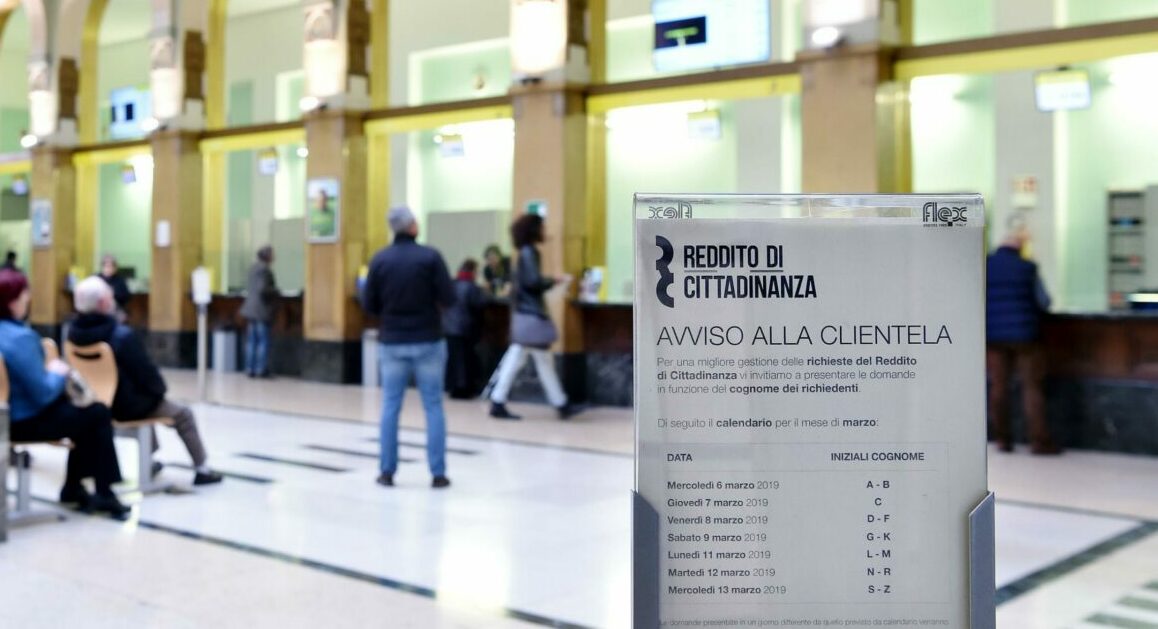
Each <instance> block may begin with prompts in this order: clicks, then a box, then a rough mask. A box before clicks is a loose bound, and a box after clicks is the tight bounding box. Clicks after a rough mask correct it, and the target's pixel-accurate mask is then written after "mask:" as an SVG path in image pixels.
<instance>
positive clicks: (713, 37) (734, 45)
mask: <svg viewBox="0 0 1158 629" xmlns="http://www.w3.org/2000/svg"><path fill="white" fill-rule="evenodd" d="M651 13H652V17H653V18H654V19H655V45H654V49H653V52H652V62H653V63H654V65H655V68H656V70H659V71H660V72H673V71H680V70H693V69H697V68H718V67H721V66H729V65H737V64H743V63H756V62H760V61H767V60H768V58H769V56H770V55H771V51H772V41H771V37H770V35H771V32H772V26H771V9H770V5H769V3H768V2H767V0H713V1H712V2H703V1H702V0H652V3H651Z"/></svg>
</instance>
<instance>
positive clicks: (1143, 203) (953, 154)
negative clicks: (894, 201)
mask: <svg viewBox="0 0 1158 629" xmlns="http://www.w3.org/2000/svg"><path fill="white" fill-rule="evenodd" d="M1155 75H1158V54H1148V55H1135V56H1128V57H1119V58H1114V59H1108V60H1105V61H1100V62H1095V63H1086V64H1078V65H1074V66H1071V67H1069V68H1067V69H1065V70H1062V71H1059V70H1058V68H1039V69H1036V70H1032V71H1023V72H1005V73H998V74H991V75H972V76H966V75H944V76H932V77H922V78H918V79H916V80H914V81H913V82H912V84H911V91H910V99H911V102H912V138H913V185H914V191H915V192H950V191H953V192H957V191H972V192H981V193H983V194H984V195H985V197H986V208H987V210H988V211H989V212H990V220H989V221H988V224H989V225H990V229H989V234H988V239H989V243H990V245H991V246H996V245H997V244H998V243H999V242H1000V241H1001V239H1002V238H1003V237H1004V231H1005V225H1006V224H1008V222H1009V221H1010V217H1014V216H1016V217H1018V218H1020V219H1021V220H1024V222H1025V223H1026V224H1027V225H1028V227H1029V229H1030V232H1031V234H1032V241H1031V243H1030V245H1029V246H1028V247H1027V249H1026V250H1024V251H1023V254H1024V255H1027V256H1030V257H1032V258H1033V259H1035V260H1036V261H1037V263H1038V266H1039V267H1040V269H1041V273H1042V276H1043V278H1044V281H1045V283H1046V285H1047V288H1048V289H1049V291H1050V292H1051V294H1052V296H1053V306H1054V309H1055V310H1063V311H1079V312H1091V311H1092V312H1099V311H1104V310H1108V309H1127V308H1130V307H1131V299H1130V298H1131V295H1137V294H1140V293H1143V294H1144V293H1149V292H1154V291H1156V290H1158V259H1155V258H1156V257H1158V256H1155V255H1154V254H1153V252H1154V251H1156V250H1158V231H1156V227H1158V161H1156V160H1155V159H1154V158H1153V152H1154V151H1153V147H1154V146H1155V144H1156V143H1158V118H1156V117H1155V116H1154V115H1153V112H1154V108H1155V103H1156V101H1158V91H1156V88H1155V84H1154V81H1153V77H1154V76H1155Z"/></svg>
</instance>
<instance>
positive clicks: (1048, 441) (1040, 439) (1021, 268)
mask: <svg viewBox="0 0 1158 629" xmlns="http://www.w3.org/2000/svg"><path fill="white" fill-rule="evenodd" d="M1028 242H1029V230H1028V228H1027V226H1026V224H1025V220H1024V219H1023V218H1021V217H1020V216H1014V217H1012V218H1011V219H1010V221H1009V223H1008V225H1007V234H1006V237H1005V240H1003V241H1002V242H1001V245H1000V246H998V247H997V249H996V250H995V251H994V252H993V253H991V254H989V258H988V260H987V262H986V279H985V283H986V286H985V296H986V301H985V315H986V319H985V339H986V351H985V362H986V368H987V371H988V372H989V422H990V428H991V433H992V437H993V438H994V439H995V440H996V441H997V445H998V448H1000V449H1001V451H1002V452H1012V451H1013V433H1012V429H1011V427H1010V423H1009V376H1010V371H1011V369H1012V368H1013V367H1016V369H1017V374H1018V376H1019V377H1020V379H1021V403H1022V407H1023V410H1024V412H1025V417H1026V422H1027V423H1028V424H1029V442H1030V450H1031V452H1033V453H1034V454H1060V453H1061V448H1060V447H1059V446H1058V445H1057V444H1056V443H1054V441H1053V439H1052V438H1051V437H1050V432H1049V425H1048V423H1047V421H1046V416H1045V395H1044V393H1043V391H1042V385H1043V382H1044V380H1045V359H1044V356H1043V348H1042V347H1041V343H1040V327H1041V319H1042V317H1043V316H1044V315H1045V314H1046V313H1048V312H1049V304H1050V299H1049V294H1048V293H1047V292H1046V290H1045V285H1044V284H1043V283H1042V281H1041V276H1040V275H1038V271H1037V265H1036V264H1034V263H1033V262H1031V261H1029V260H1026V259H1024V258H1022V256H1021V250H1022V249H1023V248H1024V247H1025V245H1026V243H1028Z"/></svg>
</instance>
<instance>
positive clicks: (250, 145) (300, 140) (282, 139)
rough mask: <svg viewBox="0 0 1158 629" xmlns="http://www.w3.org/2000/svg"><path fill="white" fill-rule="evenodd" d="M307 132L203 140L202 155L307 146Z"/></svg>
mask: <svg viewBox="0 0 1158 629" xmlns="http://www.w3.org/2000/svg"><path fill="white" fill-rule="evenodd" d="M305 142H306V130H305V129H303V128H301V127H294V128H292V129H277V130H273V131H257V132H255V133H246V134H241V135H230V136H225V137H220V138H207V139H204V140H201V143H200V147H201V152H202V153H231V152H233V151H252V150H257V149H263V148H268V147H271V146H280V145H283V144H305Z"/></svg>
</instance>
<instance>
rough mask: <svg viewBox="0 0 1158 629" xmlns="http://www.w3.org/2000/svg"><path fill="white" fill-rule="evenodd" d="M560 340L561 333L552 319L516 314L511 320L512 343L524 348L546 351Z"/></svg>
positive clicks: (521, 313) (522, 313)
mask: <svg viewBox="0 0 1158 629" xmlns="http://www.w3.org/2000/svg"><path fill="white" fill-rule="evenodd" d="M558 338H559V331H558V330H556V329H555V324H554V323H552V322H551V320H550V319H544V318H542V317H539V316H536V315H533V314H527V313H524V312H515V313H514V315H513V316H512V318H511V342H512V343H517V344H519V345H522V346H523V347H534V348H538V349H546V348H548V347H550V346H551V344H552V343H554V342H555V341H556V340H558Z"/></svg>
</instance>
